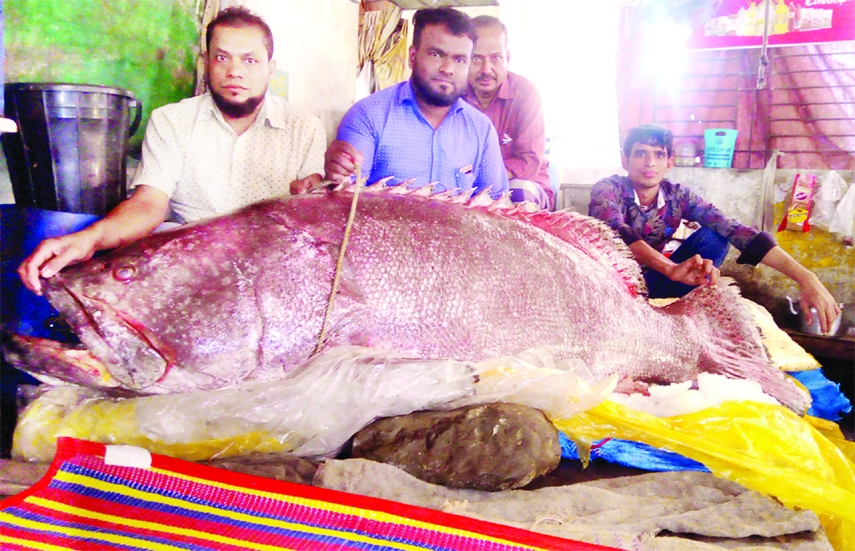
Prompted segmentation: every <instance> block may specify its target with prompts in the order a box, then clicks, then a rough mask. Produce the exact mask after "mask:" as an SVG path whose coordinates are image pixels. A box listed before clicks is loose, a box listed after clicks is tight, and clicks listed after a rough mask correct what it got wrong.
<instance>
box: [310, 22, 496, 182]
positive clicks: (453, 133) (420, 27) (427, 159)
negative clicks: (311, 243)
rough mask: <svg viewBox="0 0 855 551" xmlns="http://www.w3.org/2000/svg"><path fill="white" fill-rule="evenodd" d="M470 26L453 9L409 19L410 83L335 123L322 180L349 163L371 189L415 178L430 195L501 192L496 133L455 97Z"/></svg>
mask: <svg viewBox="0 0 855 551" xmlns="http://www.w3.org/2000/svg"><path fill="white" fill-rule="evenodd" d="M475 37H476V34H475V28H474V26H473V25H472V21H471V20H470V19H469V16H467V15H466V14H464V13H462V12H460V11H457V10H454V9H452V8H437V9H422V10H419V11H418V12H417V13H416V15H415V17H414V33H413V46H412V47H411V48H410V67H411V68H412V70H413V73H412V77H411V78H410V80H407V81H405V82H402V83H400V84H397V85H395V86H391V87H389V88H387V89H385V90H382V91H380V92H377V93H375V94H372V95H371V96H369V97H367V98H365V99H363V100H361V101H359V102H357V103H356V104H355V105H354V106H353V107H351V108H350V110H348V112H347V113H346V114H345V116H344V118H343V119H342V121H341V123H340V124H339V128H338V134H337V139H336V141H334V142H333V143H332V144H331V145H330V147H329V149H328V150H327V153H326V159H325V161H326V162H325V166H324V168H325V171H326V178H327V179H328V180H333V181H342V180H346V179H347V178H349V177H351V176H352V175H353V174H354V173H355V171H356V165H360V166H361V172H362V175H363V176H364V177H367V178H368V183H369V184H372V183H374V182H376V181H378V180H380V179H382V178H385V177H387V176H391V177H392V179H391V180H390V181H389V182H388V185H397V184H400V183H402V182H404V181H406V180H410V179H415V180H414V181H413V183H412V184H411V187H421V186H423V185H426V184H429V183H434V184H435V187H434V190H435V191H437V192H440V191H446V190H453V189H457V190H460V191H469V190H470V189H472V190H474V192H475V193H478V192H481V191H483V190H485V189H489V193H490V195H491V196H492V197H493V198H497V197H499V196H501V195H502V194H503V193H505V192H507V190H508V178H507V174H506V173H505V168H504V163H503V161H502V153H501V150H500V148H499V140H498V136H497V134H496V129H495V128H494V127H493V125H492V123H491V122H490V120H489V119H488V118H487V117H486V116H485V115H484V114H483V113H481V112H479V111H478V110H477V109H475V108H474V107H472V106H471V105H469V104H468V103H466V102H465V101H464V100H463V99H461V95H462V94H463V92H464V91H465V90H466V83H467V76H468V73H469V61H470V57H471V55H472V47H473V45H474V43H475Z"/></svg>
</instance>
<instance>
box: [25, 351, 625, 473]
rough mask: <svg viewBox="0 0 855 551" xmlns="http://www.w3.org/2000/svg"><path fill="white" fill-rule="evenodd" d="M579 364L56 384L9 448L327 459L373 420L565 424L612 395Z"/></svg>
mask: <svg viewBox="0 0 855 551" xmlns="http://www.w3.org/2000/svg"><path fill="white" fill-rule="evenodd" d="M532 361H536V362H537V363H538V365H535V364H534V363H531V362H532ZM540 365H549V366H551V367H550V368H546V367H540ZM562 368H563V369H562ZM574 368H575V364H573V363H572V362H563V363H558V364H556V363H554V362H552V360H551V356H550V355H549V354H548V353H542V354H540V353H534V354H533V355H529V356H528V360H526V359H522V358H503V359H499V360H490V361H485V362H481V363H477V364H473V363H469V362H459V361H454V360H421V359H410V358H404V357H400V356H396V355H394V354H392V353H390V352H387V351H380V350H372V349H366V348H357V347H339V348H334V349H331V350H330V351H328V352H325V353H323V354H320V355H318V356H317V357H316V358H315V359H314V360H313V361H311V362H310V363H309V364H308V365H307V366H305V367H304V368H303V369H301V370H299V371H298V372H297V373H296V374H295V376H293V377H291V378H289V379H285V380H282V381H277V382H273V383H264V384H257V385H252V386H246V387H240V388H233V389H224V390H217V391H209V392H195V393H189V394H168V395H158V396H146V397H136V398H116V397H111V396H109V395H107V394H105V393H103V392H101V391H97V390H92V389H86V388H82V387H70V386H68V387H56V388H54V389H52V390H50V391H48V392H46V393H45V394H44V395H42V396H41V397H39V398H38V399H36V400H35V401H34V402H33V403H32V404H30V405H29V406H28V407H27V408H26V409H25V410H24V411H23V412H22V414H21V416H20V418H19V421H18V425H17V427H16V430H15V436H14V444H13V450H12V453H13V456H14V457H15V458H18V459H24V460H29V461H50V460H51V459H52V457H53V454H54V452H55V439H56V437H57V436H72V437H75V438H81V439H86V440H93V441H97V442H102V443H106V444H126V445H135V446H140V447H144V448H146V449H148V450H149V451H151V452H153V453H159V454H163V455H170V456H173V457H179V458H181V459H187V460H191V461H203V460H209V459H212V458H215V457H233V456H240V455H246V454H249V453H281V454H285V453H289V454H294V455H300V456H303V457H324V456H332V455H335V454H336V453H337V452H338V451H339V450H340V448H341V447H342V446H343V445H344V444H345V443H346V442H347V440H348V439H350V437H351V436H353V434H355V433H356V432H357V431H359V430H360V429H361V428H363V427H364V426H365V425H367V424H369V423H370V422H371V421H373V420H374V419H376V418H378V417H389V416H394V415H404V414H407V413H411V412H413V411H419V410H427V409H449V408H454V407H460V406H463V405H469V404H480V403H488V402H496V401H508V402H514V403H520V404H523V405H529V406H531V407H537V408H540V409H543V410H544V411H545V412H546V413H547V414H549V415H555V416H561V417H568V416H572V415H575V414H577V413H579V412H581V411H584V410H586V409H588V408H590V407H593V406H594V405H596V404H597V403H599V402H601V401H602V400H604V399H605V398H606V397H607V396H608V394H609V393H610V392H611V390H612V389H613V388H614V381H613V379H609V380H607V381H605V382H603V383H600V384H598V385H596V386H595V387H594V388H591V387H590V386H589V385H588V384H587V383H585V382H584V381H583V380H582V379H580V378H579V377H578V376H576V375H575V374H574V373H573V372H572V370H573V369H574Z"/></svg>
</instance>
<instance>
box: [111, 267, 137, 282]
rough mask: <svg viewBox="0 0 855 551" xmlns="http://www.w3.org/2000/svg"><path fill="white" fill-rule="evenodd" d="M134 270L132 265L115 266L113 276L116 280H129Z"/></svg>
mask: <svg viewBox="0 0 855 551" xmlns="http://www.w3.org/2000/svg"><path fill="white" fill-rule="evenodd" d="M136 271H137V270H136V268H134V267H133V266H116V267H115V268H114V269H113V277H114V278H116V279H117V280H118V281H130V280H131V278H133V277H134V274H135V273H136Z"/></svg>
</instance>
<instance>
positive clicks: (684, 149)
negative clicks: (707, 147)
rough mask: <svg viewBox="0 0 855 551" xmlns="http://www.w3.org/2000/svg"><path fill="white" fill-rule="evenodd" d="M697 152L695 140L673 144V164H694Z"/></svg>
mask: <svg viewBox="0 0 855 551" xmlns="http://www.w3.org/2000/svg"><path fill="white" fill-rule="evenodd" d="M697 154H698V152H697V148H696V147H695V142H690V141H687V142H678V143H677V144H676V145H675V146H674V164H675V165H677V166H695V156H696V155H697Z"/></svg>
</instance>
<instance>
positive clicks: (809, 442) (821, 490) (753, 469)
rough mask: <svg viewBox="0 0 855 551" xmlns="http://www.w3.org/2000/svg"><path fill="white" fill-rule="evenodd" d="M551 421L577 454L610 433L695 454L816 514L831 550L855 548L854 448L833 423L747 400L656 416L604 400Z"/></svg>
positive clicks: (723, 473) (728, 475)
mask: <svg viewBox="0 0 855 551" xmlns="http://www.w3.org/2000/svg"><path fill="white" fill-rule="evenodd" d="M553 423H554V424H555V426H556V427H558V429H559V430H561V431H562V432H564V433H565V434H567V436H569V437H570V438H571V439H573V440H574V441H575V442H576V444H577V446H578V449H579V450H580V452H579V453H580V456H581V455H582V453H584V452H583V451H584V450H589V449H590V446H591V444H592V443H593V442H595V441H597V440H601V439H603V438H610V437H611V438H621V439H624V440H630V441H634V442H642V443H645V444H648V445H650V446H654V447H656V448H659V449H664V450H668V451H672V452H676V453H679V454H681V455H684V456H686V457H689V458H691V459H694V460H695V461H698V462H700V463H703V464H704V465H705V466H706V467H707V468H709V469H710V471H712V472H713V474H715V475H716V476H720V477H722V478H725V479H727V480H732V481H734V482H738V483H739V484H741V485H743V486H744V487H746V488H749V489H752V490H755V491H757V492H760V493H762V494H765V495H770V496H773V497H775V498H776V499H778V500H779V501H781V502H782V503H783V504H784V505H786V506H787V507H791V508H796V507H798V508H801V509H809V510H811V511H813V512H815V513H816V514H817V516H819V519H820V521H821V522H822V525H823V527H824V528H825V531H826V534H827V535H828V539H829V541H831V544H832V545H833V546H834V548H835V549H836V550H838V551H844V550H852V549H855V462H853V446H852V445H851V444H852V443H851V442H846V441H845V440H844V439H843V435H842V434H841V433H840V429H839V428H837V426H836V425H835V424H834V423H830V422H826V421H823V420H821V419H815V418H804V419H803V418H801V417H799V416H798V415H796V414H794V413H793V412H791V411H790V410H788V409H786V408H783V407H781V406H772V405H768V404H759V403H754V402H726V403H724V404H721V405H719V406H716V407H712V408H708V409H705V410H702V411H699V412H696V413H692V414H687V415H679V416H675V417H667V418H660V417H655V416H652V415H648V414H645V413H641V412H638V411H635V410H632V409H629V408H627V407H625V406H621V405H620V404H617V403H614V402H611V401H606V402H603V403H602V404H600V405H598V406H597V407H595V408H593V409H591V410H589V411H587V412H585V413H582V414H579V415H576V416H574V417H572V418H569V419H553ZM814 426H816V428H815V427H814ZM835 428H836V430H835ZM824 434H825V435H824ZM826 435H827V436H826ZM837 444H839V446H838V445H837ZM585 460H587V457H586V458H585Z"/></svg>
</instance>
